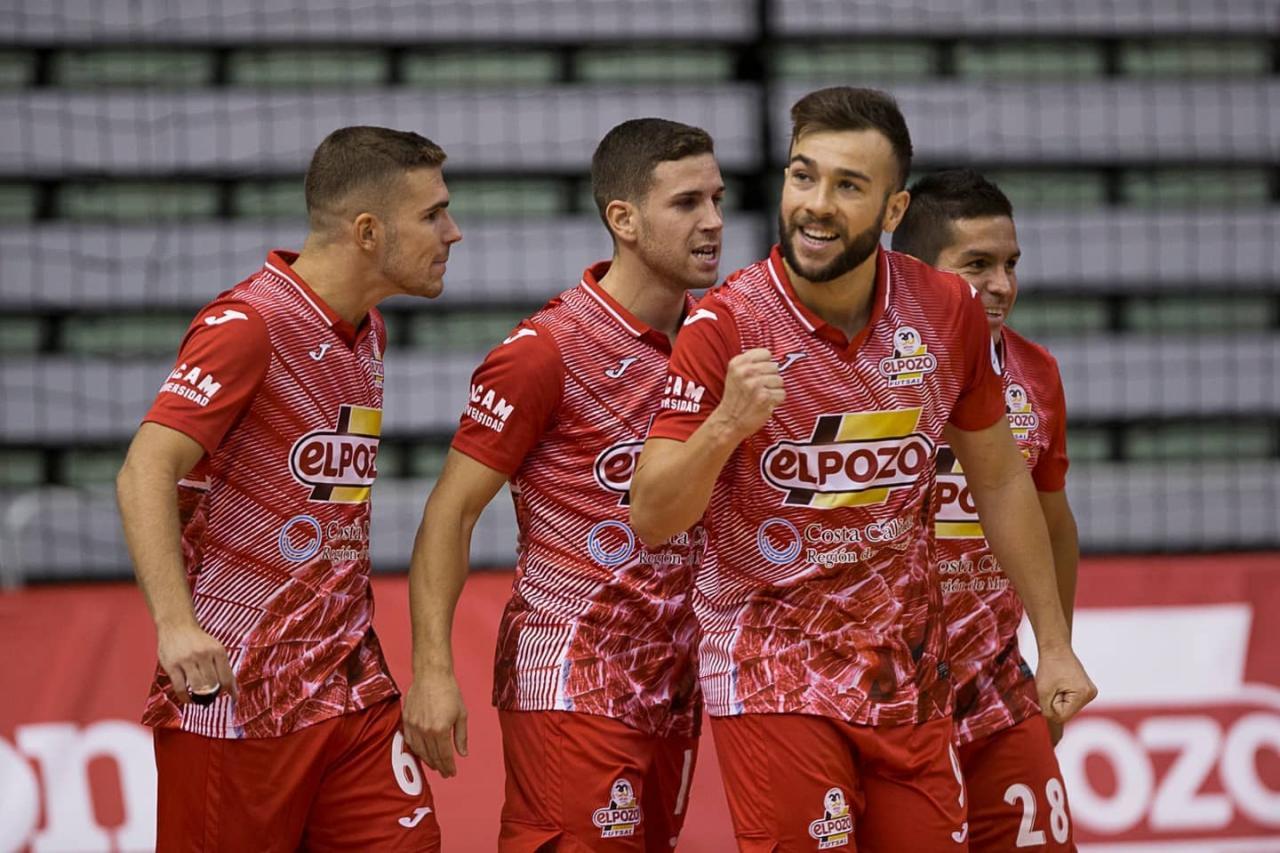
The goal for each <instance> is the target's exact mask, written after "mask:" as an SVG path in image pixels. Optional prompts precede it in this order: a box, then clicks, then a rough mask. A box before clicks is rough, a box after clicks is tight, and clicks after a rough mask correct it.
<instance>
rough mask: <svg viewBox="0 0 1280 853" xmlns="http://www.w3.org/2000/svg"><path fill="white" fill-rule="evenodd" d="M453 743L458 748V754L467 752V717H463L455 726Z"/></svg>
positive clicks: (464, 754) (463, 754)
mask: <svg viewBox="0 0 1280 853" xmlns="http://www.w3.org/2000/svg"><path fill="white" fill-rule="evenodd" d="M453 745H454V746H456V747H457V748H458V755H461V756H464V757H465V756H466V754H467V718H466V717H465V716H464V717H461V718H460V719H459V720H458V722H457V724H456V725H455V726H454V727H453Z"/></svg>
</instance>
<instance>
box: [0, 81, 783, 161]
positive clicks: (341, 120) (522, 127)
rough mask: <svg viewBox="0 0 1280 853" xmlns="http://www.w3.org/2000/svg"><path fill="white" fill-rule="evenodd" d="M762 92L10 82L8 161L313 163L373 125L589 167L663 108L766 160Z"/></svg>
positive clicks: (1, 142) (452, 151) (720, 146)
mask: <svg viewBox="0 0 1280 853" xmlns="http://www.w3.org/2000/svg"><path fill="white" fill-rule="evenodd" d="M758 103H759V99H758V98H757V97H756V94H755V92H754V91H753V90H752V89H751V87H749V86H745V85H741V84H733V83H726V84H721V85H717V86H714V87H693V86H677V85H670V86H657V85H650V86H643V87H640V86H630V87H628V86H613V85H599V86H576V87H572V88H565V87H559V88H547V87H541V88H532V87H531V88H522V89H520V90H518V91H514V90H512V89H511V88H510V87H501V88H491V89H473V90H467V91H437V90H431V89H413V88H407V87H400V88H394V89H386V88H374V87H368V88H355V89H345V90H343V89H339V90H319V91H315V92H298V91H255V90H245V89H228V90H217V89H199V90H194V91H186V92H139V91H128V90H126V91H114V90H106V91H101V92H93V93H89V92H79V93H78V92H67V91H56V90H45V91H41V90H28V91H19V92H7V93H0V115H5V116H7V117H8V119H7V120H8V121H10V122H16V124H17V127H18V128H19V132H16V133H5V134H3V135H0V172H8V173H20V174H31V173H39V174H61V173H65V172H74V171H77V170H87V171H93V172H107V173H125V174H131V175H135V174H155V173H164V172H170V171H183V170H199V171H202V172H236V171H240V172H243V171H248V172H251V173H253V174H263V173H271V172H286V173H287V172H297V173H299V174H301V173H302V172H303V171H304V170H305V168H306V165H307V162H308V161H309V160H310V158H311V154H312V152H313V151H314V150H315V147H316V144H317V143H318V142H319V141H320V140H321V139H322V138H323V137H324V135H325V134H326V133H328V132H329V131H331V130H333V129H334V128H337V127H342V126H344V125H353V124H373V125H383V126H387V127H396V128H403V129H408V130H415V131H418V132H420V133H422V134H424V135H425V136H428V137H430V138H431V139H432V140H434V141H435V142H437V143H439V144H440V145H441V146H442V147H443V148H444V149H445V151H447V152H448V154H449V166H450V167H452V168H454V169H465V170H468V171H483V170H505V171H510V170H539V169H542V170H568V171H572V172H581V171H583V170H585V168H586V166H587V164H588V163H590V161H591V153H592V151H594V150H595V147H596V144H597V143H598V142H599V141H600V138H601V137H602V136H603V135H604V134H605V132H606V131H608V130H609V128H611V127H613V126H614V125H616V124H618V123H619V122H622V121H625V120H626V119H629V118H634V117H636V116H648V115H652V116H663V117H665V118H670V119H674V120H678V121H685V122H688V123H690V124H694V125H697V126H698V127H702V128H705V129H706V130H707V131H708V132H709V133H710V134H711V135H712V136H713V137H714V138H715V141H716V154H717V155H718V158H719V160H720V164H721V166H722V167H724V168H726V169H749V168H754V167H755V166H756V165H757V158H758V146H757V145H756V144H755V137H756V128H757V127H758V125H759V115H758V113H759V110H758Z"/></svg>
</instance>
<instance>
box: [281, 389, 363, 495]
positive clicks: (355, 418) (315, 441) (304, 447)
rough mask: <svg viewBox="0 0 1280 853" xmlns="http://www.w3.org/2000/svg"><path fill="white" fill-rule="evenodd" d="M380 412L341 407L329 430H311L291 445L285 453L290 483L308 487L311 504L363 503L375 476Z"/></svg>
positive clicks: (348, 406)
mask: <svg viewBox="0 0 1280 853" xmlns="http://www.w3.org/2000/svg"><path fill="white" fill-rule="evenodd" d="M381 434H382V410H381V409H371V408H369V407H367V406H352V405H347V404H345V403H344V404H343V405H342V406H340V407H339V408H338V422H337V424H336V425H335V426H334V428H333V429H331V430H315V431H313V432H309V433H307V434H306V435H304V436H303V437H302V438H300V439H298V440H297V441H296V442H294V445H293V450H292V451H290V453H289V471H290V473H292V474H293V479H295V480H297V481H298V482H299V483H301V484H303V485H304V486H311V487H312V489H311V495H310V497H309V498H308V499H309V500H313V501H323V502H325V503H363V502H364V501H367V500H369V492H370V489H371V488H372V486H373V481H374V479H375V478H376V477H377V476H378V469H377V465H376V461H377V458H378V437H379V436H380V435H381Z"/></svg>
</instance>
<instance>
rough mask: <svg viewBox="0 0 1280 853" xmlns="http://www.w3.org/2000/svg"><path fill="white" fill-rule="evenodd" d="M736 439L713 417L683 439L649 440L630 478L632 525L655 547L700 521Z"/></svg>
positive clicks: (639, 534) (719, 420)
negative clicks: (681, 440)
mask: <svg viewBox="0 0 1280 853" xmlns="http://www.w3.org/2000/svg"><path fill="white" fill-rule="evenodd" d="M738 442H739V438H738V437H737V435H736V434H735V433H734V432H733V431H732V430H731V429H729V427H728V426H727V425H726V424H725V423H724V422H723V421H722V420H721V419H719V418H717V417H716V416H715V414H712V415H711V417H709V418H707V420H706V421H704V422H703V423H702V425H701V426H699V427H698V429H697V430H696V431H695V432H694V433H693V435H691V436H689V438H688V440H687V441H683V442H680V441H674V440H670V439H651V440H650V441H649V442H646V444H645V449H644V452H642V453H641V454H640V460H639V462H638V464H637V465H636V472H635V475H634V476H633V477H632V479H631V526H632V528H633V529H634V530H635V532H636V535H638V536H639V537H640V539H641V541H642V542H644V543H645V544H646V545H648V546H650V547H655V546H657V545H660V544H661V543H663V542H666V541H667V540H668V539H670V538H671V537H672V536H674V535H675V534H677V533H680V532H681V531H684V530H688V529H689V528H690V527H692V526H693V525H694V524H696V523H697V522H698V520H699V519H700V518H702V515H703V513H705V512H706V509H707V504H708V503H710V501H711V492H712V491H713V490H714V489H715V485H716V480H717V479H719V477H720V471H721V470H722V469H723V468H724V466H725V463H726V462H728V461H729V457H730V456H732V455H733V451H734V450H735V449H736V448H737V446H738Z"/></svg>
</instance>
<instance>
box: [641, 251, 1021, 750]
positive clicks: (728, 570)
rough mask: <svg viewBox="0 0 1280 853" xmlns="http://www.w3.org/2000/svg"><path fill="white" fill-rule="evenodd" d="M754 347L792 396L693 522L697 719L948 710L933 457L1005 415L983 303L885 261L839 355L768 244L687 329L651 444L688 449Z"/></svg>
mask: <svg viewBox="0 0 1280 853" xmlns="http://www.w3.org/2000/svg"><path fill="white" fill-rule="evenodd" d="M754 347H766V348H768V349H769V351H770V352H771V353H773V357H774V359H775V361H776V362H777V363H778V365H779V368H780V370H781V375H782V379H783V383H784V386H785V388H786V392H787V396H786V401H785V402H784V403H782V405H780V406H779V407H778V408H777V409H776V410H775V411H774V413H773V416H772V417H771V418H770V420H769V421H768V422H767V423H766V424H765V425H764V427H763V428H762V429H760V431H758V432H757V433H756V434H755V435H753V436H751V437H750V438H748V439H747V440H746V441H744V442H743V443H742V444H741V445H739V446H738V448H737V450H735V451H734V453H733V455H732V456H731V457H730V459H729V461H728V462H727V463H726V465H725V468H724V470H723V471H722V472H721V474H720V477H719V479H718V480H717V482H716V485H715V489H714V491H713V492H712V496H711V501H710V505H709V507H708V511H707V515H706V516H705V518H704V523H705V524H706V526H707V532H708V537H709V543H708V544H709V550H708V555H707V559H706V563H705V565H704V567H703V570H702V571H701V572H700V573H699V575H698V581H697V588H696V591H695V594H694V608H695V610H696V612H697V614H698V621H699V622H700V624H701V627H702V632H703V639H702V643H701V647H700V658H701V673H702V687H703V694H704V695H705V696H706V699H707V703H708V709H709V710H710V712H711V713H712V714H713V715H716V716H724V715H731V714H742V713H799V714H816V715H821V716H827V717H834V718H837V719H842V720H847V721H851V722H854V723H861V724H870V725H882V724H898V723H911V722H919V721H925V720H929V719H933V718H935V717H938V716H942V715H945V714H948V713H950V710H951V682H950V680H949V678H948V677H947V673H948V666H947V663H946V659H945V644H946V637H945V630H944V626H943V623H942V602H941V593H940V590H939V588H938V584H937V579H936V576H935V575H934V574H933V558H934V547H933V535H932V526H931V524H930V517H931V516H932V510H933V498H934V495H933V493H934V471H935V467H936V463H935V460H934V456H935V454H936V448H937V446H938V444H939V443H940V441H941V438H942V431H943V428H944V427H945V426H946V425H947V423H948V422H950V423H952V424H955V425H956V426H957V427H959V428H961V429H967V430H976V429H983V428H986V427H989V426H991V425H992V424H993V423H995V422H996V421H998V420H999V419H1000V417H1001V415H1002V414H1003V412H1004V409H1003V406H1002V405H1001V393H1000V382H999V378H998V377H997V375H996V373H995V370H994V367H993V358H994V356H993V351H992V346H991V336H990V333H989V332H988V331H987V323H986V316H985V314H984V313H983V311H982V307H981V305H980V303H979V302H978V300H977V299H975V298H973V291H972V290H970V288H969V287H968V285H966V284H964V283H963V282H962V281H961V280H960V279H959V278H958V277H956V276H953V275H949V274H946V273H940V272H938V271H937V270H935V269H933V268H932V267H929V266H926V265H924V264H922V263H920V262H918V261H916V260H915V259H914V258H910V257H908V256H906V255H900V254H896V253H894V252H886V251H883V250H881V251H880V252H879V253H878V255H877V258H876V278H875V291H874V293H873V296H872V309H871V316H870V319H869V320H868V322H867V324H866V326H865V327H864V328H863V329H862V331H860V332H859V333H858V334H857V336H856V337H855V338H854V339H853V340H852V341H849V340H847V339H846V338H845V336H844V334H843V333H842V332H840V331H839V330H838V329H835V328H834V327H832V326H830V325H828V324H826V323H824V322H823V321H822V320H821V319H820V318H819V317H817V316H816V315H815V314H814V313H813V312H811V311H809V310H808V309H807V308H806V307H805V306H804V305H803V304H802V303H801V302H800V300H799V298H798V297H797V296H796V293H795V290H794V289H793V288H792V286H791V283H790V282H789V280H788V278H787V272H786V268H785V266H784V264H783V261H782V256H781V254H780V253H779V251H778V249H777V248H775V249H774V251H773V253H772V254H771V256H770V257H769V258H768V259H767V260H765V261H762V262H760V263H757V264H755V265H753V266H750V267H747V268H746V269H744V270H741V271H739V272H737V273H735V274H734V275H733V276H731V277H730V278H729V279H728V280H727V281H726V282H725V283H724V284H723V285H721V286H720V287H719V288H717V289H715V290H714V291H712V292H711V293H709V294H708V295H707V297H706V298H705V299H703V301H702V302H701V303H700V304H699V305H698V308H697V310H696V311H695V312H694V313H693V314H692V315H690V316H689V318H688V319H687V320H686V321H685V325H684V327H683V329H681V332H680V337H679V340H678V341H677V342H676V347H675V352H674V354H673V355H672V358H671V377H670V379H669V382H668V387H667V389H666V395H665V397H664V398H663V401H662V407H663V408H662V411H661V413H660V414H659V415H658V418H657V419H656V420H655V422H654V425H653V429H652V431H651V433H650V435H651V436H654V437H664V438H672V439H677V440H685V439H686V438H688V436H690V435H691V434H692V433H693V432H694V430H695V429H696V428H697V427H698V425H699V424H700V423H702V421H704V420H705V419H706V418H707V416H708V415H709V414H710V413H711V411H712V410H713V409H714V408H715V407H716V405H717V404H718V403H719V400H720V397H721V395H722V393H723V389H724V376H725V371H726V367H727V364H728V362H729V359H730V358H732V357H733V356H735V355H737V354H738V353H739V352H742V351H743V350H747V349H751V348H754Z"/></svg>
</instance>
